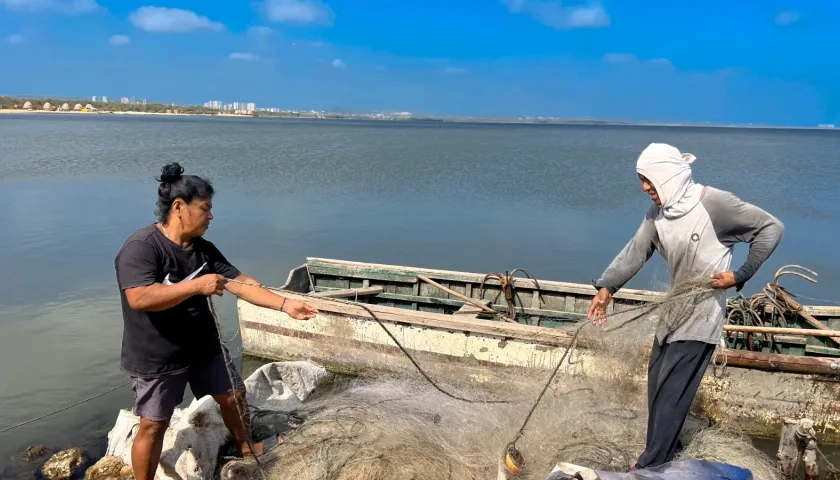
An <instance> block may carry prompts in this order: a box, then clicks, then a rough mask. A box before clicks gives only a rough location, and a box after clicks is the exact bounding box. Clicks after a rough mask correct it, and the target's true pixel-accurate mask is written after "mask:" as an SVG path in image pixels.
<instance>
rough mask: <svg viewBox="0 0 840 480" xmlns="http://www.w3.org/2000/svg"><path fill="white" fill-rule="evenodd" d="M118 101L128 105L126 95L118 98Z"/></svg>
mask: <svg viewBox="0 0 840 480" xmlns="http://www.w3.org/2000/svg"><path fill="white" fill-rule="evenodd" d="M120 103H122V104H123V105H128V104H129V100H128V97H122V98H121V99H120Z"/></svg>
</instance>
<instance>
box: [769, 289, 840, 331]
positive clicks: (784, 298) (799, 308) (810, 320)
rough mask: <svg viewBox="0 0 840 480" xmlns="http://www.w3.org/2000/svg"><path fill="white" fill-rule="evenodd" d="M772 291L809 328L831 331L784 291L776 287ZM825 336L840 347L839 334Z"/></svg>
mask: <svg viewBox="0 0 840 480" xmlns="http://www.w3.org/2000/svg"><path fill="white" fill-rule="evenodd" d="M773 291H774V293H775V294H776V296H777V297H781V299H782V301H783V302H784V303H785V304H787V307H789V308H790V309H791V310H793V311H794V312H796V313H797V314H798V315H799V316H800V317H802V318H804V319H805V321H806V322H808V323H809V324H811V326H813V327H814V328H818V329H820V330H824V331H831V330H829V328H828V327H827V326H825V325H824V324H823V323H822V322H820V321H819V320H817V319H816V318H814V317H813V316H812V315H811V314H810V313H808V312H806V311H805V309H804V308H802V305H800V304H799V303H798V302H797V301H796V300H794V299H793V298H791V296H790V295H788V294H787V293H785V291H784V290H782V289H781V287H779V286H778V285H776V286H775V287H774V289H773ZM827 336H828V337H831V340H832V341H834V343H836V344H838V345H840V332H837V331H835V333H834V335H827Z"/></svg>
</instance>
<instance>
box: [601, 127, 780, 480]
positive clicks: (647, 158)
mask: <svg viewBox="0 0 840 480" xmlns="http://www.w3.org/2000/svg"><path fill="white" fill-rule="evenodd" d="M695 159H696V158H695V157H694V155H692V154H690V153H680V151H679V150H677V149H676V148H675V147H673V146H671V145H667V144H662V143H652V144H650V145H649V146H648V147H647V148H646V149H645V150H644V151H643V152H642V153H641V155H640V156H639V159H638V160H637V162H636V173H637V174H638V176H639V180H640V181H641V183H642V191H643V192H644V193H646V194H647V195H648V196H649V197H650V200H651V202H653V204H652V205H651V206H650V208H649V209H648V211H647V214H646V215H645V217H644V219H643V220H642V224H641V225H640V226H639V228H638V230H637V231H636V234H635V236H634V237H633V238H632V239H631V240H630V241H629V242H628V243H627V245H626V246H625V247H624V248H623V249H622V250H621V252H619V254H618V256H617V257H615V259H614V260H613V261H612V263H610V264H609V266H608V267H607V268H606V270H605V271H604V273H603V274H602V275H601V278H599V279H598V280H597V281H595V287H596V288H597V289H598V293H597V294H596V295H595V296H594V298H593V299H592V303H591V305H590V306H589V312H588V317H589V318H590V319H593V320H594V321H595V323H596V324H602V323H603V320H604V314H605V313H606V310H607V305H609V303H610V300H611V299H612V296H613V295H614V294H615V293H616V292H617V291H618V290H619V289H620V288H622V287H623V286H624V284H626V283H627V282H628V281H629V280H630V279H631V278H633V276H635V275H636V273H638V272H639V270H640V269H641V268H642V266H643V265H644V264H645V263H646V262H647V261H648V259H650V257H651V256H652V255H653V252H654V251H658V252H660V254H661V255H662V256H663V257H664V259H665V261H666V262H667V263H668V270H669V273H670V277H671V283H672V284H674V283H677V282H678V281H680V280H684V279H689V278H696V277H700V276H708V277H711V278H712V279H714V280H713V281H712V283H711V286H712V287H713V288H714V289H716V290H714V294H712V295H708V296H705V297H702V298H698V299H695V300H692V302H695V301H696V305H694V304H693V305H692V307H693V308H692V309H689V310H690V312H688V313H687V315H686V318H680V319H679V320H680V323H679V325H677V326H676V328H675V329H674V330H673V331H660V330H657V332H656V337H655V339H654V342H653V349H652V352H651V356H650V361H649V364H648V427H647V444H646V445H645V451H644V452H643V453H642V455H641V456H640V457H639V459H638V460H637V461H636V464H635V465H633V466H632V467H631V470H636V469H640V468H647V467H656V466H659V465H662V464H664V463H666V462H669V461H671V460H672V459H673V458H674V455H675V453H676V451H677V450H678V448H679V444H680V439H679V437H680V431H681V430H682V427H683V424H684V423H685V419H686V417H687V416H688V412H689V408H690V407H691V403H692V401H693V400H694V396H695V394H696V393H697V388H698V387H699V385H700V381H701V380H702V378H703V374H704V373H705V371H706V366H707V365H708V363H709V359H710V357H711V355H712V353H713V352H714V349H715V346H716V345H717V344H718V343H719V342H720V340H721V338H722V333H723V322H724V314H725V312H726V297H725V295H724V294H725V291H726V290H727V289H728V288H731V287H736V289H737V290H741V289H742V288H743V287H744V284H745V283H746V282H747V281H749V280H750V279H751V278H752V277H753V275H755V273H756V272H757V271H758V269H759V267H761V265H762V264H763V263H764V262H765V261H766V260H767V259H768V258H769V257H770V255H771V254H772V253H773V251H774V250H775V249H776V246H778V244H779V242H780V241H781V240H782V235H783V233H784V225H782V222H780V221H779V220H778V219H777V218H775V217H774V216H772V215H770V214H769V213H767V212H765V211H764V210H762V209H760V208H758V207H756V206H754V205H751V204H749V203H746V202H744V201H743V200H741V199H740V198H738V197H736V196H735V195H733V194H731V193H729V192H726V191H723V190H719V189H716V188H713V187H709V186H705V185H700V184H698V183H694V181H693V180H692V178H691V164H692V163H693V162H694V161H695ZM741 242H743V243H747V244H749V246H750V247H749V254H748V255H747V259H746V262H744V264H743V265H741V267H740V268H738V270H736V271H732V270H730V267H731V262H732V248H733V247H734V245H735V244H736V243H741Z"/></svg>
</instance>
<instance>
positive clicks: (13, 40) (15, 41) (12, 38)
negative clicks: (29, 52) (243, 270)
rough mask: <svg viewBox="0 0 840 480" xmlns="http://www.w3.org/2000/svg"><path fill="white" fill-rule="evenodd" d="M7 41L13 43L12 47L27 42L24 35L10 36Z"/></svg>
mask: <svg viewBox="0 0 840 480" xmlns="http://www.w3.org/2000/svg"><path fill="white" fill-rule="evenodd" d="M6 41H7V42H9V43H11V44H12V45H17V44H19V43H23V42H25V41H26V39H25V38H23V35H9V37H8V38H6Z"/></svg>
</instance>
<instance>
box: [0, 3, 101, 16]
mask: <svg viewBox="0 0 840 480" xmlns="http://www.w3.org/2000/svg"><path fill="white" fill-rule="evenodd" d="M0 5H3V6H4V7H6V8H7V9H8V10H14V11H18V12H29V13H63V14H66V15H80V14H85V13H93V12H95V11H97V10H99V9H100V8H102V7H100V5H99V4H98V3H96V0H0Z"/></svg>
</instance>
